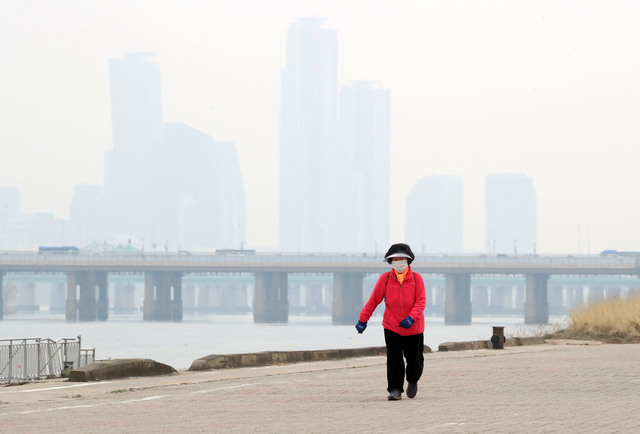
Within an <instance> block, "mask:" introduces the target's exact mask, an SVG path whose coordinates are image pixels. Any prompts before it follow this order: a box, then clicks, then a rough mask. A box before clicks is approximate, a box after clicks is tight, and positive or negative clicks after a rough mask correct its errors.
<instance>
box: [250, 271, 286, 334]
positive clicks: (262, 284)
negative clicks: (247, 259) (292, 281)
mask: <svg viewBox="0 0 640 434" xmlns="http://www.w3.org/2000/svg"><path fill="white" fill-rule="evenodd" d="M287 279H288V276H287V273H286V272H259V273H256V283H255V295H254V297H253V322H256V323H286V322H288V321H289V301H288V298H287V296H288V294H287V292H288V291H287Z"/></svg>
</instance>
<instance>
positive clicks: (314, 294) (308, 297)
mask: <svg viewBox="0 0 640 434" xmlns="http://www.w3.org/2000/svg"><path fill="white" fill-rule="evenodd" d="M323 293H324V289H323V288H322V284H321V283H308V284H307V285H306V288H305V309H306V311H307V313H310V314H313V315H320V314H322V313H323V312H326V310H327V309H326V308H325V306H324V302H323Z"/></svg>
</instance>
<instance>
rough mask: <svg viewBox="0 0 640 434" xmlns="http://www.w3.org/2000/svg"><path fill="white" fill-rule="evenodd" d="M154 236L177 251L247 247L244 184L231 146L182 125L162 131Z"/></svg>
mask: <svg viewBox="0 0 640 434" xmlns="http://www.w3.org/2000/svg"><path fill="white" fill-rule="evenodd" d="M154 161H155V162H156V165H155V166H154V179H156V180H157V181H156V183H157V186H158V188H157V189H156V191H155V192H154V193H153V194H154V196H153V202H154V203H156V204H162V206H160V207H154V210H155V213H156V215H154V216H153V218H152V225H153V228H154V232H155V233H158V234H165V235H166V236H165V238H166V239H169V240H171V241H172V242H173V243H178V244H179V245H180V247H181V248H190V249H199V248H201V249H206V248H209V249H211V248H235V249H239V248H242V247H243V246H244V245H245V244H246V209H245V207H246V205H245V193H244V183H243V180H242V174H241V171H240V164H239V161H238V155H237V152H236V147H235V143H234V142H232V141H228V142H217V141H214V140H213V138H212V137H211V136H208V135H206V134H204V133H203V132H201V131H198V130H196V129H194V128H191V127H189V126H187V125H184V124H181V123H168V124H166V125H165V131H164V140H163V142H162V144H161V145H160V146H159V147H158V149H157V152H156V156H155V158H154Z"/></svg>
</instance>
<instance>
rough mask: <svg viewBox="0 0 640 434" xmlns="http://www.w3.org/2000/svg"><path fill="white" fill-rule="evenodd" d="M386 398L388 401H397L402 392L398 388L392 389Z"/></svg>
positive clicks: (400, 397)
mask: <svg viewBox="0 0 640 434" xmlns="http://www.w3.org/2000/svg"><path fill="white" fill-rule="evenodd" d="M387 399H388V400H389V401H398V400H400V399H402V392H400V391H399V390H398V389H393V390H392V391H391V392H390V393H389V396H388V397H387Z"/></svg>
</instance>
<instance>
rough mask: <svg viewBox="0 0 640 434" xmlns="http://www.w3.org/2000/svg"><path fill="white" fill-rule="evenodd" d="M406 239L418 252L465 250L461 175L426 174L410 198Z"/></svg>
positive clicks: (410, 194)
mask: <svg viewBox="0 0 640 434" xmlns="http://www.w3.org/2000/svg"><path fill="white" fill-rule="evenodd" d="M405 221H406V225H405V231H406V241H407V243H409V245H411V246H412V248H413V250H414V252H421V253H461V252H462V251H463V247H464V246H463V231H464V228H463V182H462V178H460V177H459V176H425V177H423V178H420V179H419V180H418V182H417V183H416V185H414V187H413V188H412V189H411V191H410V192H409V195H408V196H407V201H406V216H405Z"/></svg>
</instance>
